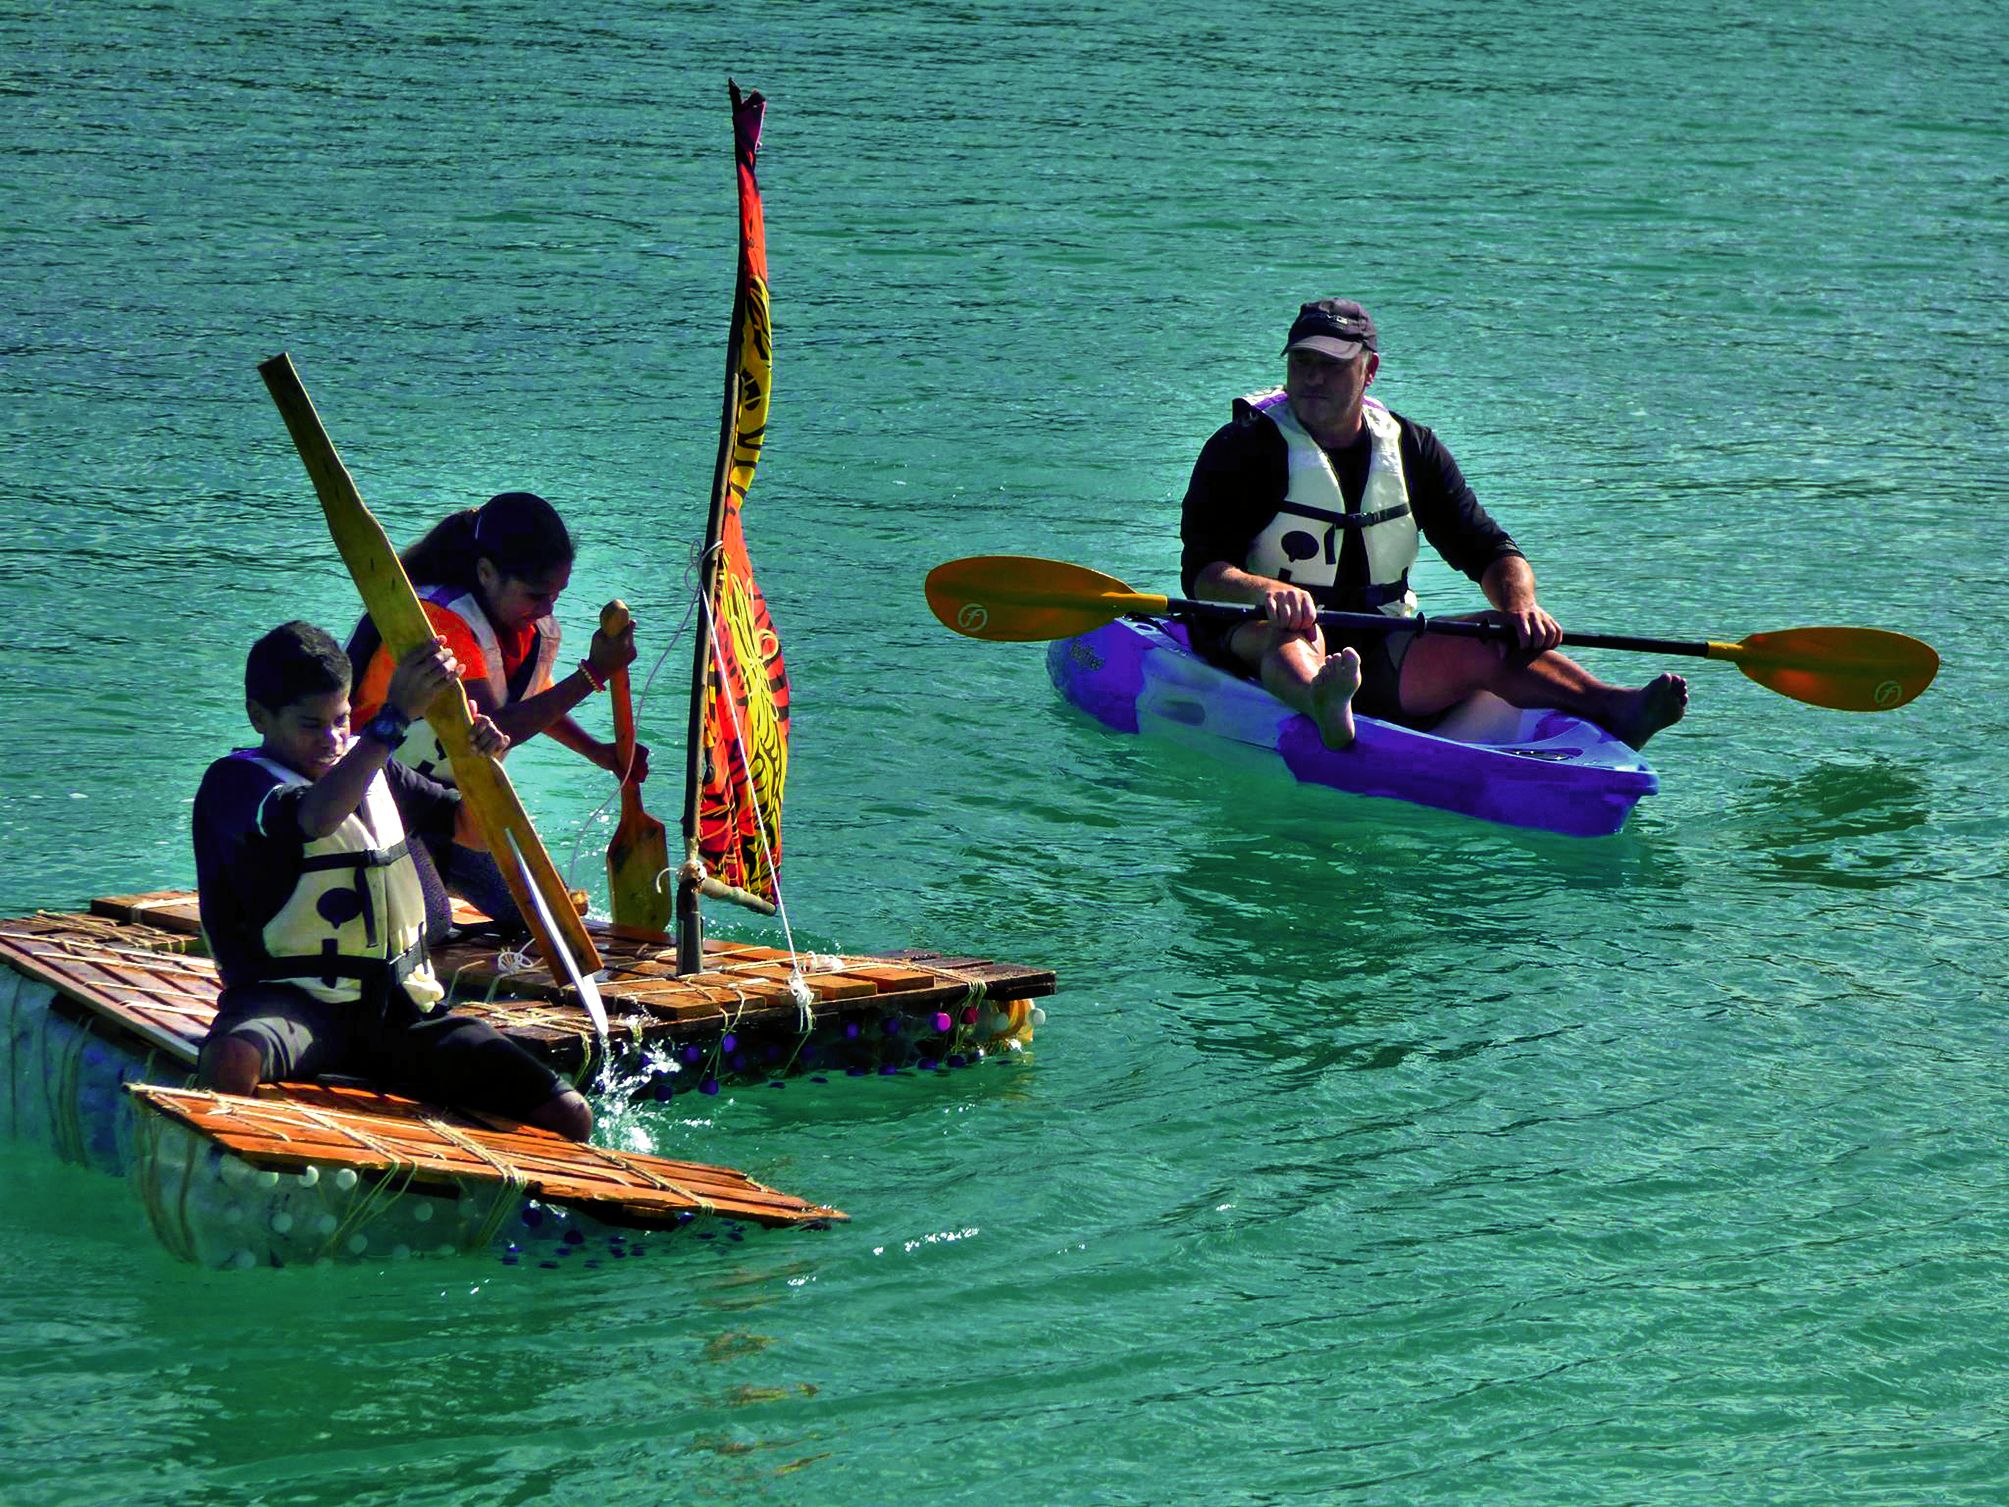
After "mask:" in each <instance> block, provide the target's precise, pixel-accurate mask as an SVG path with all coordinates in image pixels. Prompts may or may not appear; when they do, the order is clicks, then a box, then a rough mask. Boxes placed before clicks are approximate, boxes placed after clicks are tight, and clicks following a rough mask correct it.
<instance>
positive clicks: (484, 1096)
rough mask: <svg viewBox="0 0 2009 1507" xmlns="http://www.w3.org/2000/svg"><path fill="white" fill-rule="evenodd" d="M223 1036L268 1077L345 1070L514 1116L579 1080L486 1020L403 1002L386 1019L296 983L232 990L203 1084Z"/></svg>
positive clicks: (204, 1063) (205, 1052) (215, 1027)
mask: <svg viewBox="0 0 2009 1507" xmlns="http://www.w3.org/2000/svg"><path fill="white" fill-rule="evenodd" d="M225 1037H234V1038H236V1039H237V1040H240V1041H247V1042H249V1043H250V1044H251V1045H252V1046H254V1047H256V1048H257V1049H258V1053H259V1056H260V1057H261V1059H262V1061H263V1066H262V1069H261V1071H260V1073H259V1080H260V1081H261V1082H266V1081H272V1080H281V1079H284V1080H292V1081H295V1082H298V1081H300V1080H304V1079H309V1078H316V1077H319V1076H321V1075H322V1074H324V1073H338V1074H342V1075H344V1076H347V1077H354V1078H362V1079H365V1080H367V1081H368V1082H370V1083H371V1084H372V1085H374V1086H376V1087H379V1088H383V1089H387V1090H389V1091H391V1092H394V1093H401V1094H408V1095H410V1096H411V1097H412V1098H414V1099H421V1100H424V1101H426V1102H428V1103H432V1104H441V1105H445V1106H448V1107H452V1108H466V1109H483V1110H488V1111H490V1112H491V1113H494V1114H499V1115H507V1116H509V1117H510V1118H512V1119H522V1118H523V1117H524V1116H525V1115H527V1114H528V1113H529V1112H530V1111H531V1110H533V1109H535V1108H536V1107H537V1106H538V1105H540V1104H543V1103H545V1102H546V1101H547V1100H549V1099H551V1098H553V1097H555V1096H556V1095H558V1094H561V1093H563V1092H565V1090H567V1089H568V1088H570V1087H571V1084H570V1083H569V1082H567V1080H566V1079H565V1078H564V1077H563V1076H562V1075H561V1074H560V1073H558V1072H557V1071H556V1070H555V1069H553V1068H551V1067H548V1066H546V1065H545V1064H544V1063H542V1062H539V1061H538V1060H537V1059H536V1058H535V1057H533V1056H531V1055H530V1053H528V1052H526V1051H525V1050H524V1049H523V1048H522V1047H520V1046H518V1045H517V1044H516V1043H515V1042H513V1041H511V1040H510V1039H509V1038H508V1037H506V1036H504V1035H502V1034H501V1033H500V1032H499V1031H497V1030H496V1029H495V1028H494V1027H493V1026H491V1025H489V1024H488V1023H487V1022H486V1021H481V1020H476V1019H474V1018H473V1017H472V1016H467V1015H455V1014H453V1013H451V1012H450V1011H445V1010H441V1011H438V1012H436V1013H434V1014H432V1015H429V1016H424V1017H421V1016H419V1015H418V1014H417V1012H416V1011H414V1010H412V1009H411V1008H410V1007H409V1006H406V1005H403V1004H401V1003H397V1004H394V1005H393V1007H392V1011H391V1013H390V1015H389V1017H388V1018H385V1019H379V1018H377V1016H376V1013H375V1012H374V1011H373V1010H372V1009H371V1008H370V1007H369V1006H367V1005H364V1004H359V1003H357V1002H354V1001H350V1002H348V1003H345V1004H339V1005H337V1004H329V1003H328V1002H327V1001H325V1000H320V999H316V998H315V997H314V996H313V995H311V994H309V993H307V991H306V990H304V989H298V988H295V987H294V986H293V985H291V984H279V983H272V984H257V985H253V986H250V987H248V988H243V989H234V990H232V991H231V1000H230V1003H229V1004H228V1005H227V1006H226V1007H225V1008H224V1009H222V1010H221V1011H219V1012H218V1013H217V1016H216V1020H215V1022H214V1023H213V1024H212V1025H211V1026H210V1028H209V1034H208V1035H207V1036H206V1037H204V1038H203V1043H202V1058H201V1061H200V1065H199V1067H198V1069H197V1076H198V1079H199V1080H200V1081H202V1082H205V1083H206V1082H209V1081H210V1049H211V1047H212V1046H213V1045H214V1044H215V1043H217V1042H219V1041H222V1040H223V1039H224V1038H225Z"/></svg>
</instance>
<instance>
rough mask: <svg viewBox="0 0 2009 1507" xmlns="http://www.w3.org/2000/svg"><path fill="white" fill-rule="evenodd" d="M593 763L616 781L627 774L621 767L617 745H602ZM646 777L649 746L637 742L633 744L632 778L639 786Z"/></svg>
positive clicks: (647, 774)
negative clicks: (633, 766)
mask: <svg viewBox="0 0 2009 1507" xmlns="http://www.w3.org/2000/svg"><path fill="white" fill-rule="evenodd" d="M593 762H594V763H595V764H598V765H599V766H600V767H601V768H602V769H604V770H606V771H607V773H609V774H611V775H612V776H613V777H614V778H615V779H617V780H618V779H620V778H622V777H623V776H624V775H627V774H628V771H627V770H626V769H623V768H622V767H621V749H620V745H619V744H616V743H602V744H601V745H600V750H599V752H598V753H597V754H595V755H594V757H593ZM648 777H649V745H648V744H646V743H643V742H640V741H639V740H638V741H637V742H636V744H635V769H634V774H633V776H632V778H633V779H634V781H635V783H636V784H637V785H639V784H641V783H642V781H644V780H646V779H647V778H648Z"/></svg>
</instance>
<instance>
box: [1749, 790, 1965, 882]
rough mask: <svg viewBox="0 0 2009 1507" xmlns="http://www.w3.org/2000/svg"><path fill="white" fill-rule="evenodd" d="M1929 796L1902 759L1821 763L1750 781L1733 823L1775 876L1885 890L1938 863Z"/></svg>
mask: <svg viewBox="0 0 2009 1507" xmlns="http://www.w3.org/2000/svg"><path fill="white" fill-rule="evenodd" d="M1932 794H1933V792H1932V787H1931V785H1930V784H1929V783H1928V781H1927V780H1926V778H1925V775H1924V773H1923V771H1922V769H1921V767H1919V766H1916V765H1914V764H1911V763H1909V762H1906V761H1899V760H1896V759H1889V758H1876V759H1872V760H1870V761H1869V762H1867V763H1862V764H1824V765H1820V766H1818V767H1816V768H1814V769H1810V770H1808V771H1807V772H1806V773H1804V774H1799V775H1795V776H1793V777H1792V778H1790V779H1771V780H1759V781H1757V782H1755V783H1754V784H1753V786H1752V787H1751V790H1750V794H1749V797H1748V799H1747V801H1746V802H1745V803H1744V805H1743V807H1742V808H1741V809H1740V810H1739V811H1737V812H1735V813H1733V821H1734V824H1735V826H1736V827H1738V828H1741V829H1742V831H1743V832H1744V834H1745V838H1746V841H1745V844H1744V845H1745V847H1746V848H1747V849H1748V851H1750V852H1751V853H1752V854H1753V855H1754V856H1756V857H1758V858H1759V859H1761V860H1762V861H1763V862H1764V863H1765V864H1767V865H1768V866H1769V869H1770V873H1769V875H1768V876H1766V877H1769V878H1770V879H1771V880H1772V881H1774V882H1779V881H1784V882H1786V883H1791V884H1816V885H1824V886H1829V887H1833V888H1836V889H1868V890H1875V889H1887V888H1890V887H1892V886H1895V885H1899V884H1902V883H1904V882H1906V881H1907V880H1910V879H1912V878H1915V877H1917V875H1918V874H1919V872H1920V871H1921V869H1924V868H1927V867H1929V866H1935V865H1936V864H1937V862H1938V859H1939V853H1938V847H1937V843H1936V840H1935V839H1934V837H1933V836H1932V835H1931V826H1932V823H1933V820H1934V814H1935V813H1934V810H1933V802H1932Z"/></svg>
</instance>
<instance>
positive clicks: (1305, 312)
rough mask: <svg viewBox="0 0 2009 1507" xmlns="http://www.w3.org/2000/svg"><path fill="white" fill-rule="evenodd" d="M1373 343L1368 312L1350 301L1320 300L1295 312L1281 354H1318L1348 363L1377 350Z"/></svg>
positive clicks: (1372, 331)
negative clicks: (1295, 315)
mask: <svg viewBox="0 0 2009 1507" xmlns="http://www.w3.org/2000/svg"><path fill="white" fill-rule="evenodd" d="M1375 341H1376V337H1375V333H1374V321H1373V320H1372V319H1371V318H1369V317H1368V313H1367V310H1365V309H1363V308H1362V307H1361V306H1360V305H1359V304H1357V303H1355V302H1354V301H1353V300H1352V299H1350V298H1320V299H1316V300H1314V301H1313V302H1311V303H1308V304H1305V305H1304V306H1303V307H1301V308H1300V309H1299V310H1298V311H1297V318H1296V319H1293V320H1292V321H1291V332H1290V335H1289V337H1288V338H1287V339H1286V340H1285V341H1284V352H1283V353H1284V354H1285V355H1286V356H1288V355H1289V354H1290V353H1291V352H1292V351H1317V352H1319V353H1320V354H1321V355H1325V356H1331V357H1333V358H1335V359H1336V360H1340V361H1351V360H1352V359H1353V358H1354V357H1355V356H1358V355H1359V354H1360V353H1361V352H1362V351H1376V352H1378V351H1380V349H1381V347H1380V346H1379V345H1378V344H1376V343H1375Z"/></svg>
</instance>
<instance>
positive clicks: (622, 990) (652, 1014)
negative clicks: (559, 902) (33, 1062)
mask: <svg viewBox="0 0 2009 1507" xmlns="http://www.w3.org/2000/svg"><path fill="white" fill-rule="evenodd" d="M589 924H590V925H591V929H592V930H593V932H594V937H595V941H596V943H597V945H598V946H599V947H600V950H601V954H602V957H603V959H604V960H605V962H606V964H607V971H606V975H605V977H604V979H603V980H602V982H601V984H600V993H601V999H602V1001H603V1003H604V1004H605V1006H606V1010H607V1016H608V1022H609V1026H610V1036H611V1043H610V1044H611V1046H612V1049H613V1054H614V1058H615V1061H614V1064H613V1066H614V1067H615V1068H616V1069H617V1070H618V1071H620V1072H621V1073H622V1074H623V1075H625V1076H630V1077H633V1076H639V1077H641V1078H643V1079H644V1080H645V1081H646V1084H647V1086H648V1090H649V1091H650V1092H653V1093H655V1094H656V1095H657V1096H658V1097H669V1096H670V1095H671V1094H674V1093H677V1092H681V1091H684V1090H686V1089H691V1088H696V1089H700V1090H703V1091H708V1092H709V1091H716V1089H717V1088H718V1087H719V1086H720V1085H721V1084H722V1083H730V1082H758V1081H772V1080H775V1079H779V1078H783V1077H788V1076H794V1075H797V1074H801V1073H812V1074H814V1073H819V1072H841V1073H849V1074H852V1075H857V1074H860V1073H864V1072H870V1071H879V1072H886V1071H895V1070H898V1069H899V1068H901V1067H907V1066H913V1067H920V1068H943V1067H958V1066H963V1065H966V1064H967V1063H969V1062H973V1061H976V1060H978V1059H980V1058H981V1057H983V1056H984V1055H985V1054H987V1053H989V1052H993V1051H997V1050H1001V1049H1010V1048H1013V1047H1017V1046H1022V1045H1024V1044H1025V1043H1026V1042H1027V1041H1029V1040H1030V1039H1031V1034H1032V1023H1033V1020H1034V1018H1035V1017H1034V1015H1033V1011H1032V1006H1031V1001H1032V1000H1034V999H1037V998H1041V997H1044V996H1046V995H1049V994H1051V993H1053V990H1054V975H1053V974H1052V972H1051V971H1049V970H1043V969H1036V968H1028V967H1023V966H1020V965H1017V964H1011V963H997V962H992V961H990V960H988V959H984V958H971V957H949V956H944V955H942V954H939V953H932V952H925V951H908V952H897V953H887V954H881V955H858V956H830V955H814V956H812V955H803V957H802V964H803V976H804V982H805V983H806V985H807V986H808V990H809V993H810V995H811V996H812V998H811V1001H810V1002H809V1003H808V1004H807V1005H801V1004H798V1003H797V1001H796V1000H795V999H794V998H793V997H792V996H791V993H790V989H789V976H790V972H791V962H790V958H789V955H788V954H787V953H786V952H783V951H780V950H778V949H776V948H772V947H762V946H758V945H754V944H750V943H740V942H729V941H710V942H707V944H706V947H705V962H706V965H707V966H706V968H705V970H704V971H703V972H701V973H694V974H688V975H685V976H683V977H681V978H680V977H678V976H677V973H676V968H675V962H674V959H675V948H674V946H673V945H672V944H671V943H670V941H669V939H668V938H666V937H663V936H661V935H659V934H656V933H649V932H639V931H633V930H628V929H624V928H619V927H614V926H609V925H606V924H604V923H589ZM200 930H201V923H200V920H199V918H198V915H197V910H196V901H195V896H194V895H193V894H192V893H190V892H187V891H157V892H153V893H148V894H139V895H115V896H109V897H106V898H103V899H99V900H94V901H92V902H91V908H90V913H89V914H87V915H78V914H73V913H43V914H41V915H38V916H33V917H27V918H23V919H20V920H13V921H0V962H6V963H8V964H11V965H13V966H15V967H16V968H18V969H20V970H21V971H23V972H25V973H28V974H30V975H31V976H34V977H39V978H42V979H43V980H44V981H45V982H47V983H49V984H50V985H51V986H52V987H55V988H57V989H58V990H59V991H61V992H62V993H63V994H64V995H66V996H69V997H72V998H74V999H76V1000H78V1001H79V1002H81V1003H82V1004H84V1005H85V1006H86V1007H88V1008H89V1009H91V1010H93V1011H95V1012H96V1013H98V1014H100V1015H103V1016H105V1017H108V1018H110V1019H112V1020H115V1021H117V1022H118V1023H119V1024H120V1025H121V1026H123V1027H124V1028H126V1029H128V1030H130V1031H132V1032H133V1033H134V1034H136V1035H138V1036H139V1037H141V1038H142V1039H143V1040H145V1041H146V1042H148V1043H149V1044H150V1045H152V1046H154V1047H157V1048H160V1049H162V1050H165V1051H168V1052H170V1053H173V1054H174V1055H175V1056H177V1057H178V1058H180V1059H181V1060H183V1061H186V1062H189V1063H193V1062H194V1060H195V1052H196V1050H197V1048H198V1047H199V1046H200V1045H201V1041H202V1038H203V1035H204V1034H205V1033H206V1032H207V1031H208V1029H209V1023H210V1021H211V1020H212V1019H213V1018H214V1017H215V1013H216V999H217V994H218V992H219V987H220V986H219V983H218V980H217V977H216V971H215V966H214V964H212V963H211V962H210V961H209V960H208V959H207V958H205V957H203V956H201V955H200V953H199V951H198V949H199V947H200ZM170 960H171V961H170ZM434 966H435V967H436V968H437V970H438V971H439V974H440V977H441V979H442V980H443V981H444V982H446V983H447V984H448V987H449V990H450V994H451V998H452V1004H453V1008H454V1009H455V1010H457V1011H460V1012H462V1013H465V1014H469V1015H474V1016H477V1017H478V1018H480V1019H483V1020H486V1021H488V1022H489V1023H490V1024H491V1025H493V1026H495V1027H496V1029H497V1030H499V1031H501V1032H503V1033H504V1034H505V1035H507V1036H509V1037H511V1038H512V1039H513V1040H515V1041H517V1042H518V1043H519V1044H521V1045H522V1046H523V1047H524V1048H525V1049H526V1050H528V1051H530V1052H531V1053H532V1054H534V1055H535V1056H537V1057H539V1058H540V1059H542V1060H544V1061H546V1062H549V1063H551V1064H552V1066H554V1067H555V1068H557V1069H558V1070H559V1071H561V1072H564V1073H566V1074H568V1075H570V1076H571V1077H572V1078H573V1079H574V1081H575V1082H584V1081H585V1080H586V1079H587V1077H588V1076H589V1074H592V1073H595V1072H597V1071H598V1069H599V1067H600V1063H599V1061H598V1055H599V1054H598V1050H597V1046H598V1044H597V1040H596V1038H595V1035H594V1032H593V1028H592V1023H591V1021H590V1019H589V1018H588V1016H587V1014H586V1010H585V1008H584V1006H583V1004H581V1002H580V1000H579V997H578V993H577V991H576V990H575V989H574V988H573V987H572V986H571V985H570V984H569V983H565V982H562V981H560V980H557V979H554V978H553V977H552V976H551V973H550V971H549V970H548V969H547V968H546V967H545V966H544V965H543V964H542V963H541V962H539V961H536V960H534V959H526V958H524V957H523V956H522V955H521V954H518V953H513V952H506V951H502V950H500V949H498V948H497V947H496V946H495V945H494V943H493V942H492V941H489V942H483V941H478V940H472V939H464V940H460V941H455V942H450V943H448V944H446V945H445V946H443V947H440V948H438V949H437V950H436V951H435V952H434Z"/></svg>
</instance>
